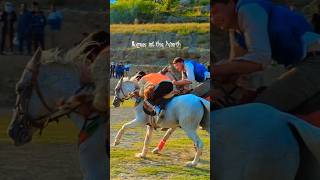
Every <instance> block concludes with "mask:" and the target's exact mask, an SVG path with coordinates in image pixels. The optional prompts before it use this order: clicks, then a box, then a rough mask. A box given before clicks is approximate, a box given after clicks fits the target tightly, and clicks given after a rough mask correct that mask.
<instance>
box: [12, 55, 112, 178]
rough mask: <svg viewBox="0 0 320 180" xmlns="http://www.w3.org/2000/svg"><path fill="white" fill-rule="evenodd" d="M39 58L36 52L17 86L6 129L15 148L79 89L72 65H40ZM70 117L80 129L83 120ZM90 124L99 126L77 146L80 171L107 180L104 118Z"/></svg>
mask: <svg viewBox="0 0 320 180" xmlns="http://www.w3.org/2000/svg"><path fill="white" fill-rule="evenodd" d="M40 59H41V51H40V50H38V51H37V52H36V53H35V55H34V57H33V58H32V59H31V60H30V61H29V63H28V64H27V66H26V68H25V70H24V72H23V74H22V76H21V79H20V81H19V82H18V84H17V89H16V90H17V95H18V97H17V103H16V109H15V110H16V111H15V113H14V116H13V118H12V121H11V123H10V125H9V127H8V134H9V136H10V137H11V138H12V139H13V140H14V142H15V145H17V146H19V145H23V144H26V143H28V142H30V141H31V140H32V136H33V134H34V133H35V132H36V131H38V130H39V128H43V126H45V125H46V124H45V121H44V120H45V117H48V115H49V114H51V111H55V110H56V109H57V104H58V103H59V102H60V101H61V100H66V99H68V98H70V97H71V96H72V95H74V94H75V92H76V91H77V90H80V87H81V85H80V71H79V70H78V68H77V67H76V66H75V65H74V64H72V63H69V64H64V63H59V62H50V63H40ZM69 115H70V116H69V117H70V119H71V120H72V121H73V122H74V124H75V125H76V126H77V127H78V128H79V129H81V128H82V127H83V124H84V122H85V120H84V117H83V116H82V115H80V114H78V113H75V112H71V113H70V114H69ZM91 123H96V125H98V126H97V128H96V129H95V131H94V132H93V134H92V135H91V136H89V137H88V138H87V140H85V141H84V142H83V143H81V144H80V145H79V159H80V167H81V171H82V173H83V177H84V179H86V180H97V179H101V180H104V179H108V174H107V165H108V156H107V150H106V138H107V137H106V136H107V133H106V132H107V131H106V116H105V115H99V116H96V117H95V118H94V120H92V121H89V122H88V125H89V124H91ZM66 160H67V159H66Z"/></svg>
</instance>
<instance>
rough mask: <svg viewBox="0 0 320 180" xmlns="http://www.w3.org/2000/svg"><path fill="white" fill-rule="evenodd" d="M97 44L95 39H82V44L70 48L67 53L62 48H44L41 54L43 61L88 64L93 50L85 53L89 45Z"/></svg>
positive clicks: (46, 62)
mask: <svg viewBox="0 0 320 180" xmlns="http://www.w3.org/2000/svg"><path fill="white" fill-rule="evenodd" d="M95 44H97V42H95V41H86V40H84V41H82V42H81V43H80V44H78V45H76V46H75V47H73V48H71V49H70V50H68V51H67V52H66V53H65V54H63V53H62V52H61V50H60V49H58V48H54V49H48V50H43V51H42V55H41V63H42V64H48V63H58V64H88V62H89V59H88V58H87V57H88V55H89V54H90V53H91V51H89V52H87V53H83V51H84V50H85V49H86V48H87V47H88V46H92V45H95Z"/></svg>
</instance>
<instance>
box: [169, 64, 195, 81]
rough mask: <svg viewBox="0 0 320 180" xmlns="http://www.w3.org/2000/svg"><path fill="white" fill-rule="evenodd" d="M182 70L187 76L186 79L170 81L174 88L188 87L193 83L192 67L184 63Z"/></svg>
mask: <svg viewBox="0 0 320 180" xmlns="http://www.w3.org/2000/svg"><path fill="white" fill-rule="evenodd" d="M184 68H185V71H186V74H187V77H184V78H183V79H182V80H180V81H172V83H173V84H174V85H176V86H184V85H189V84H192V82H193V81H195V77H194V70H193V69H194V67H193V65H192V64H191V63H185V64H184Z"/></svg>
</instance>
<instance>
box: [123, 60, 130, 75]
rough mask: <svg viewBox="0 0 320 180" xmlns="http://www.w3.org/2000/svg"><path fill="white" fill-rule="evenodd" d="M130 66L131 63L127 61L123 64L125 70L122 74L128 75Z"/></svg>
mask: <svg viewBox="0 0 320 180" xmlns="http://www.w3.org/2000/svg"><path fill="white" fill-rule="evenodd" d="M130 67H131V64H130V62H129V61H128V62H127V63H126V64H125V65H124V70H125V72H124V74H125V76H129V71H130Z"/></svg>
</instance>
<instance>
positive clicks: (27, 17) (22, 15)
mask: <svg viewBox="0 0 320 180" xmlns="http://www.w3.org/2000/svg"><path fill="white" fill-rule="evenodd" d="M31 21H32V15H31V12H30V11H28V8H27V4H26V3H22V4H20V12H19V16H18V26H17V35H18V41H19V52H20V54H22V53H23V47H24V45H25V44H26V46H27V50H28V54H31Z"/></svg>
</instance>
